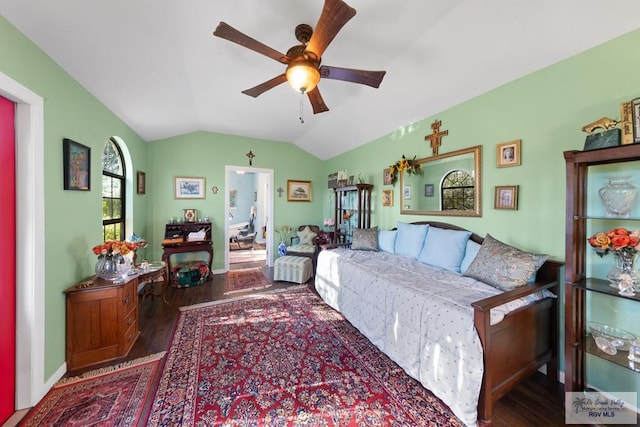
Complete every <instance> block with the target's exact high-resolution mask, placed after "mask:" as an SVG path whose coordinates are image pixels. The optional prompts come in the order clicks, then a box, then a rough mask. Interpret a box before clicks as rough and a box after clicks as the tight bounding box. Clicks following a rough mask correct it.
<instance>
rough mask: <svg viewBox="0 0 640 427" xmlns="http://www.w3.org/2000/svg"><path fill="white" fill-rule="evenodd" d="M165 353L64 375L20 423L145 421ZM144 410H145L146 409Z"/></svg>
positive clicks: (118, 423) (58, 424)
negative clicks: (148, 403) (82, 372)
mask: <svg viewBox="0 0 640 427" xmlns="http://www.w3.org/2000/svg"><path fill="white" fill-rule="evenodd" d="M164 354H165V353H164V352H162V353H157V354H154V355H151V356H147V357H144V358H140V359H136V360H133V361H130V362H125V363H122V364H120V365H117V366H111V367H108V368H103V369H97V370H94V371H90V372H86V373H84V374H83V375H82V376H80V377H74V378H63V379H61V380H60V381H58V382H57V383H56V384H55V385H54V386H53V388H52V389H51V390H49V392H48V393H47V394H46V395H45V397H44V398H43V399H42V400H41V401H40V402H39V403H38V404H37V405H36V406H35V407H34V408H33V409H32V410H31V411H29V412H28V413H27V415H26V416H25V417H24V418H23V419H22V421H21V422H20V424H18V425H19V426H34V427H35V426H56V427H62V426H69V427H71V426H74V427H77V426H135V425H138V424H139V423H144V422H145V418H146V416H145V414H146V413H147V412H148V408H145V402H146V401H147V400H148V399H149V398H150V397H152V396H153V392H154V389H153V387H154V385H155V384H156V383H157V380H158V375H159V373H160V369H159V366H160V361H161V359H162V357H163V356H164ZM145 409H147V411H145Z"/></svg>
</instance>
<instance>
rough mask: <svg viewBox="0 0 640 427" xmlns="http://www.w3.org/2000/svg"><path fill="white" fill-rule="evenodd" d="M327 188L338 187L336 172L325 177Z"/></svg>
mask: <svg viewBox="0 0 640 427" xmlns="http://www.w3.org/2000/svg"><path fill="white" fill-rule="evenodd" d="M327 187H328V188H336V187H338V172H334V173H330V174H329V176H328V177H327Z"/></svg>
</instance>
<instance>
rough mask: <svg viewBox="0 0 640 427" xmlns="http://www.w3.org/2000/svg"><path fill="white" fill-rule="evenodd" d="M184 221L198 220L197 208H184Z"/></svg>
mask: <svg viewBox="0 0 640 427" xmlns="http://www.w3.org/2000/svg"><path fill="white" fill-rule="evenodd" d="M182 211H183V212H184V222H196V211H197V210H196V209H183V210H182Z"/></svg>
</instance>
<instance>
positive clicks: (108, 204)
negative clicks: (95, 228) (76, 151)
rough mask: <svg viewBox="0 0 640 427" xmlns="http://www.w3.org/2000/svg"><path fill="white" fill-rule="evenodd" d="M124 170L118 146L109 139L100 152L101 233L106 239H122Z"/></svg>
mask: <svg viewBox="0 0 640 427" xmlns="http://www.w3.org/2000/svg"><path fill="white" fill-rule="evenodd" d="M125 182H126V170H125V167H124V158H123V157H122V150H120V146H119V145H118V143H117V142H116V141H115V140H114V139H113V138H111V139H109V141H107V144H106V145H105V147H104V152H103V153H102V234H103V238H104V240H105V241H107V240H124V233H125V226H124V224H125V189H126V186H125Z"/></svg>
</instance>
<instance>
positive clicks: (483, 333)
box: [472, 261, 563, 426]
mask: <svg viewBox="0 0 640 427" xmlns="http://www.w3.org/2000/svg"><path fill="white" fill-rule="evenodd" d="M562 265H563V264H562V263H560V262H556V261H547V262H546V263H545V264H544V265H543V266H542V267H541V268H540V270H539V271H538V274H537V276H536V283H535V284H532V285H528V286H522V287H520V288H517V289H514V290H512V291H509V292H504V293H502V294H499V295H496V296H493V297H490V298H486V299H483V300H481V301H477V302H475V303H473V304H472V306H473V308H474V323H475V326H476V329H477V331H478V335H479V336H480V340H481V342H482V348H483V352H484V375H483V378H482V388H481V390H480V398H479V400H478V425H481V426H489V425H491V414H492V406H493V403H494V402H495V401H497V400H498V399H500V397H502V396H503V395H504V394H505V393H507V392H508V391H509V390H511V389H512V388H513V387H514V386H515V385H516V384H517V383H518V382H519V381H520V380H521V379H523V378H524V377H527V376H528V375H531V374H532V373H533V372H535V371H536V370H537V369H538V368H540V367H541V366H543V365H544V364H545V363H546V364H547V375H548V376H549V377H550V378H552V379H553V380H554V381H557V378H558V364H557V357H558V304H557V298H544V299H542V300H539V301H536V302H535V303H534V304H531V305H528V306H526V307H522V308H520V309H518V310H515V311H513V312H511V313H509V314H508V315H507V316H505V318H504V319H503V320H502V322H500V323H498V324H496V325H493V326H492V325H491V323H490V312H491V309H492V308H493V307H497V306H499V305H501V304H504V303H507V302H509V301H512V300H515V299H518V298H521V297H524V296H526V295H529V294H532V293H534V292H537V291H540V290H543V289H548V290H550V291H551V292H553V293H555V294H556V295H557V293H558V289H559V287H558V279H559V277H560V268H561V267H562Z"/></svg>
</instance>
